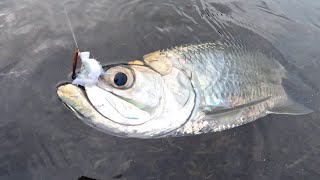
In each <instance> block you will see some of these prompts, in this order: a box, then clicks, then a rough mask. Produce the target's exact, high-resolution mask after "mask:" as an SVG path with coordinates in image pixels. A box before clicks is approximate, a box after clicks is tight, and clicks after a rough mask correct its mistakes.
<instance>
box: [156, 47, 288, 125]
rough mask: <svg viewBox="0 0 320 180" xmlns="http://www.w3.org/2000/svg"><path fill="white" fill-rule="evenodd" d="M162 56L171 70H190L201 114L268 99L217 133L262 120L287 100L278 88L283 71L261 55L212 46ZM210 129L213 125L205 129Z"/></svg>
mask: <svg viewBox="0 0 320 180" xmlns="http://www.w3.org/2000/svg"><path fill="white" fill-rule="evenodd" d="M162 53H163V54H165V55H166V56H167V57H168V59H169V60H170V62H171V63H172V64H173V66H174V67H176V68H178V69H180V70H182V71H187V70H191V72H192V74H193V76H196V77H197V80H198V82H197V83H199V84H200V87H199V91H200V92H201V94H200V95H201V105H200V109H201V110H202V111H204V112H207V111H214V110H215V109H221V108H232V107H234V106H238V105H241V104H246V103H250V102H252V101H256V100H259V99H261V98H267V97H270V99H269V100H268V101H266V102H264V103H262V104H258V105H255V106H253V107H248V108H247V109H246V110H245V111H244V112H245V114H243V115H241V116H239V117H238V118H239V119H238V122H237V124H227V125H225V127H216V130H224V129H228V128H231V127H234V126H238V125H241V124H243V123H246V122H250V121H253V120H255V119H256V118H258V117H261V116H265V115H266V114H267V111H268V110H270V108H272V107H273V106H275V105H276V103H281V102H284V101H286V100H287V95H286V93H285V91H284V89H283V87H282V86H281V79H282V78H283V75H284V73H283V69H284V68H283V67H282V66H281V65H280V63H278V62H276V60H275V59H273V58H268V57H266V56H265V55H263V54H262V53H259V52H250V51H248V50H242V49H241V48H239V47H236V46H228V45H225V44H215V43H206V44H202V45H193V46H185V47H175V48H173V49H171V50H166V51H162ZM197 80H196V79H192V81H197ZM213 122H214V121H213ZM210 125H211V126H212V123H211V124H210V123H208V125H207V126H210ZM186 128H187V126H186V127H184V128H183V129H184V130H185V129H186ZM203 128H204V127H203Z"/></svg>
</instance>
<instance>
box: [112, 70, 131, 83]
mask: <svg viewBox="0 0 320 180" xmlns="http://www.w3.org/2000/svg"><path fill="white" fill-rule="evenodd" d="M127 80H128V77H127V75H126V74H125V73H123V72H118V73H117V74H116V75H115V76H114V79H113V82H114V84H115V85H117V86H123V85H125V84H126V83H127Z"/></svg>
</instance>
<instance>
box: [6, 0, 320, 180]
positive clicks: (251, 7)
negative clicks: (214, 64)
mask: <svg viewBox="0 0 320 180" xmlns="http://www.w3.org/2000/svg"><path fill="white" fill-rule="evenodd" d="M64 7H65V8H66V9H67V11H68V13H69V16H70V19H71V22H72V25H73V28H74V32H75V35H76V38H77V40H78V44H79V46H80V48H81V50H86V51H90V52H92V53H93V55H94V57H95V58H97V59H98V60H99V61H101V62H102V63H103V64H110V63H120V62H127V61H129V60H133V59H141V57H142V56H143V55H144V54H146V53H149V52H151V51H155V50H158V49H164V48H170V47H172V46H176V45H181V44H194V43H202V42H215V41H220V42H226V43H237V44H241V45H243V46H245V47H246V48H250V49H254V50H257V51H261V52H263V53H265V54H267V55H268V56H274V57H277V59H279V61H280V62H281V63H283V64H284V65H285V66H286V68H288V69H289V70H290V71H291V72H292V73H296V74H298V75H299V76H301V78H302V79H303V80H304V81H305V82H306V86H307V87H308V88H311V89H312V93H308V94H305V93H303V91H301V92H300V93H297V94H296V98H297V99H299V100H300V101H301V102H302V103H304V104H305V105H307V106H309V107H311V108H312V109H314V110H315V113H313V114H310V115H305V116H286V115H270V116H267V117H265V118H262V119H259V120H257V121H255V122H253V123H249V124H247V125H244V126H241V127H239V128H235V129H231V130H227V131H223V132H219V133H210V134H204V135H198V136H192V137H182V138H169V139H157V140H139V139H124V138H117V137H113V136H110V135H107V134H104V133H102V132H99V131H97V130H95V129H93V128H90V127H89V126H87V125H85V124H84V123H83V122H81V121H80V120H78V119H77V118H76V117H75V116H74V115H73V114H72V113H71V112H70V111H69V110H67V109H66V108H65V107H64V106H63V105H62V104H61V102H60V101H59V100H58V98H57V96H56V93H55V88H56V85H57V83H59V82H60V81H62V80H65V79H66V78H67V77H68V76H69V75H70V72H71V60H72V55H73V51H74V48H75V45H74V42H73V39H72V35H71V33H70V29H69V27H68V22H67V19H66V15H65V13H64ZM319 12H320V3H319V2H317V1H312V0H307V1H300V0H294V1H293V0H281V1H278V0H266V1H258V0H250V1H234V0H219V1H218V0H215V1H214V0H207V1H204V0H175V1H173V0H148V1H146V0H144V1H143V0H117V1H114V0H104V1H102V0H92V1H85V0H79V1H72V0H66V1H49V0H42V1H40V0H3V1H1V2H0V55H1V56H0V83H1V89H0V101H1V104H2V106H1V108H0V113H1V114H2V116H1V120H0V151H1V153H0V179H26V180H27V179H77V178H79V177H81V176H87V177H91V178H96V179H101V180H107V179H130V180H131V179H137V180H138V179H139V180H140V179H150V180H153V179H155V180H156V179H161V180H162V179H184V180H185V179H217V180H218V179H239V180H248V179H262V180H263V179H266V180H267V179H273V180H277V179H281V180H285V179H290V180H291V179H297V180H300V179H319V178H320V170H319V167H320V138H319V137H320V130H319V128H320V118H319V115H320V114H319V105H320V98H319V89H320V78H319V77H320V72H319V69H320V59H319V57H320V51H319V46H320V43H319V42H320V23H319V20H320V13H319ZM304 88H305V86H302V85H301V90H303V89H304Z"/></svg>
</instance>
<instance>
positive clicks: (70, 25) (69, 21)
mask: <svg viewBox="0 0 320 180" xmlns="http://www.w3.org/2000/svg"><path fill="white" fill-rule="evenodd" d="M63 10H64V13H65V14H66V17H67V20H68V24H69V28H70V31H71V33H72V37H73V40H74V43H75V44H76V47H77V48H78V49H79V46H78V43H77V39H76V36H75V35H74V32H73V28H72V24H71V20H70V18H69V15H68V12H67V9H66V7H65V6H63Z"/></svg>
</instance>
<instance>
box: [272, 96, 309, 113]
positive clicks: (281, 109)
mask: <svg viewBox="0 0 320 180" xmlns="http://www.w3.org/2000/svg"><path fill="white" fill-rule="evenodd" d="M312 112H313V110H312V109H310V108H308V107H306V106H304V105H302V104H299V103H297V102H295V101H294V100H292V99H291V98H288V100H287V101H286V102H285V103H283V104H281V105H280V106H276V107H274V108H272V109H271V110H269V111H268V113H270V114H289V115H304V114H309V113H312Z"/></svg>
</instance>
